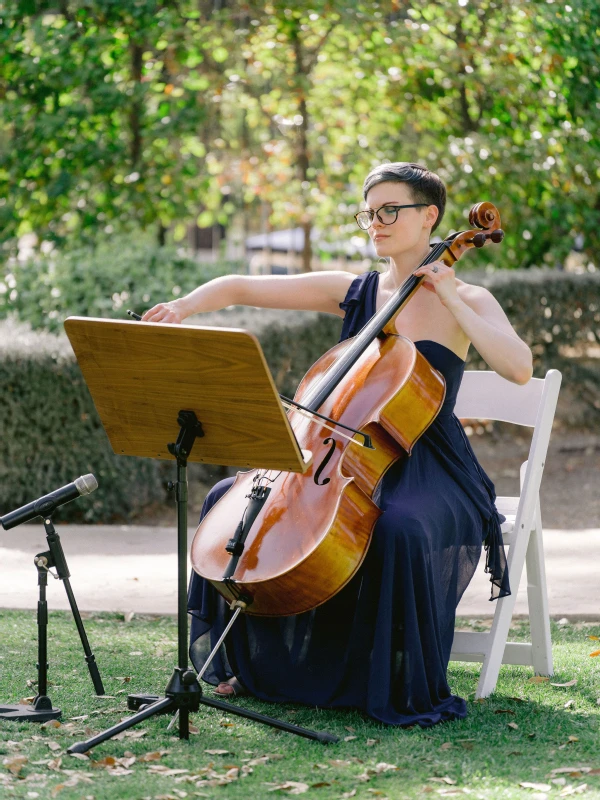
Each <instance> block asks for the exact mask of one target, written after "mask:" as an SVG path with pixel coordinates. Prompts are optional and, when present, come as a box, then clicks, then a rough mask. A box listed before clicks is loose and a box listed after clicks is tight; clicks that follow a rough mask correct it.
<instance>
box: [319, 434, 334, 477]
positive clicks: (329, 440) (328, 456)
mask: <svg viewBox="0 0 600 800" xmlns="http://www.w3.org/2000/svg"><path fill="white" fill-rule="evenodd" d="M323 444H328V445H329V450H328V451H327V454H326V455H325V458H324V459H323V461H321V463H320V464H319V469H318V470H317V471H316V472H315V478H314V481H315V483H316V484H317V486H325V484H326V483H329V481H330V480H331V478H325V479H324V480H322V481H321V482H319V478H320V477H321V473H322V472H323V470H324V469H325V467H326V466H327V464H329V462H330V461H331V456H332V455H333V451H334V450H335V446H336V444H337V441H336V440H335V439H334V438H333V437H332V436H329V437H328V438H327V439H323Z"/></svg>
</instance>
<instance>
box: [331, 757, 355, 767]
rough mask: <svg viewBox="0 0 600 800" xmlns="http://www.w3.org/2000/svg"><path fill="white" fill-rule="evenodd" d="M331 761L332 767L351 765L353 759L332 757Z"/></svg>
mask: <svg viewBox="0 0 600 800" xmlns="http://www.w3.org/2000/svg"><path fill="white" fill-rule="evenodd" d="M329 763H330V764H331V766H332V767H349V766H350V765H351V764H352V761H343V760H342V759H341V758H334V759H331V760H330V762H329Z"/></svg>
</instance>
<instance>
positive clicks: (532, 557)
mask: <svg viewBox="0 0 600 800" xmlns="http://www.w3.org/2000/svg"><path fill="white" fill-rule="evenodd" d="M526 564H527V599H528V603H529V626H530V629H531V645H532V659H533V669H534V671H535V674H536V675H552V674H553V663H552V640H551V638H550V613H549V609H548V591H547V587H546V568H545V565H544V545H543V541H542V517H541V513H540V502H539V498H538V501H537V506H536V510H535V527H534V529H533V530H532V532H531V535H530V537H529V546H528V548H527V556H526Z"/></svg>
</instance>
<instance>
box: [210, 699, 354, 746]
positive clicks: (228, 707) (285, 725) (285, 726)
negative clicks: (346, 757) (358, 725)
mask: <svg viewBox="0 0 600 800" xmlns="http://www.w3.org/2000/svg"><path fill="white" fill-rule="evenodd" d="M200 702H201V703H202V705H205V706H211V707H212V708H219V709H220V710H221V711H226V712H227V713H228V714H236V715H237V716H238V717H246V718H247V719H253V720H254V721H255V722H262V723H263V725H270V726H271V727H272V728H279V730H282V731H287V732H288V733H295V734H296V735H297V736H304V737H305V738H306V739H315V740H316V741H318V742H323V743H326V742H339V739H338V737H337V736H333V734H331V733H320V732H319V731H311V730H309V729H308V728H301V727H300V726H299V725H292V724H291V723H289V722H284V721H283V720H281V719H275V717H267V716H266V715H265V714H259V713H258V712H256V711H250V709H248V708H240V707H239V706H234V705H233V703H227V702H223V701H222V700H213V699H212V698H209V697H204V696H203V697H201V698H200Z"/></svg>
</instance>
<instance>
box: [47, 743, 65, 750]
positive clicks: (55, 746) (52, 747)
mask: <svg viewBox="0 0 600 800" xmlns="http://www.w3.org/2000/svg"><path fill="white" fill-rule="evenodd" d="M46 744H47V745H48V747H49V748H50V750H52V751H53V752H56V751H57V750H62V747H61V745H59V743H58V742H46Z"/></svg>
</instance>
